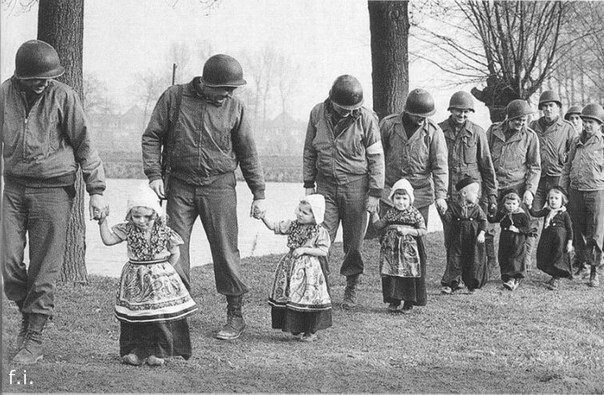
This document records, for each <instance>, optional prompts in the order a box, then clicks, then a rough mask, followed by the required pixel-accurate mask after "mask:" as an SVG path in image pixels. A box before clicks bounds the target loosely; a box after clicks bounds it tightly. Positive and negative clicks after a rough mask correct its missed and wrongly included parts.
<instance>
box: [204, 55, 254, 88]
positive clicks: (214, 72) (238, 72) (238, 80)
mask: <svg viewBox="0 0 604 395" xmlns="http://www.w3.org/2000/svg"><path fill="white" fill-rule="evenodd" d="M201 82H203V83H204V85H206V86H210V87H213V88H237V87H239V86H242V85H245V84H247V81H246V80H244V79H243V69H242V68H241V64H239V62H238V61H237V60H236V59H235V58H233V57H231V56H229V55H224V54H218V55H214V56H211V57H210V58H209V59H208V60H207V61H206V63H205V64H204V65H203V74H202V76H201Z"/></svg>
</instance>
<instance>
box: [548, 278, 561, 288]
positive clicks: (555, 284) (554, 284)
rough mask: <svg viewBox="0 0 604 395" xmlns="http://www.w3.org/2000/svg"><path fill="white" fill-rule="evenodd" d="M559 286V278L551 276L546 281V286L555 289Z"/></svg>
mask: <svg viewBox="0 0 604 395" xmlns="http://www.w3.org/2000/svg"><path fill="white" fill-rule="evenodd" d="M559 286H560V279H559V278H555V277H552V279H551V280H550V281H549V282H548V283H547V288H548V289H551V290H552V291H555V290H556V289H558V287H559Z"/></svg>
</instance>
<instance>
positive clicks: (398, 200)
mask: <svg viewBox="0 0 604 395" xmlns="http://www.w3.org/2000/svg"><path fill="white" fill-rule="evenodd" d="M413 198H414V196H413V187H412V186H411V184H410V183H409V181H407V180H406V179H404V178H403V179H400V180H398V181H397V182H396V183H394V185H393V186H392V190H391V192H390V196H389V199H390V201H391V202H392V205H393V207H391V208H389V209H388V210H387V211H386V213H385V214H384V215H383V217H382V219H380V216H379V214H378V213H373V215H372V216H371V221H372V223H373V226H374V227H375V229H378V230H381V229H384V228H386V231H385V232H384V234H383V235H382V237H381V239H380V243H381V248H380V274H381V276H382V295H383V298H384V303H389V305H388V310H389V311H391V312H397V311H399V310H398V307H399V306H400V304H401V301H403V300H404V301H405V303H404V304H403V309H402V312H403V313H408V312H410V311H411V309H412V308H413V305H414V304H421V305H423V304H425V295H424V294H425V282H424V287H423V292H422V291H421V290H420V292H419V294H420V295H419V296H418V292H417V291H418V289H420V288H422V287H421V284H420V286H418V284H416V281H414V280H417V279H420V280H423V279H424V277H425V270H426V269H425V264H426V263H425V261H426V260H425V253H424V251H425V250H424V248H423V243H422V239H421V237H420V236H424V235H425V234H426V223H425V221H424V217H423V216H422V215H421V213H420V212H419V211H418V210H417V209H416V208H415V207H413V206H412V204H413ZM420 282H421V281H420Z"/></svg>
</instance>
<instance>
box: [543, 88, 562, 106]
mask: <svg viewBox="0 0 604 395" xmlns="http://www.w3.org/2000/svg"><path fill="white" fill-rule="evenodd" d="M551 102H554V103H556V104H557V105H558V107H562V102H561V101H560V96H558V94H557V93H556V92H554V91H543V93H542V94H541V96H539V108H540V109H541V105H542V104H545V103H551Z"/></svg>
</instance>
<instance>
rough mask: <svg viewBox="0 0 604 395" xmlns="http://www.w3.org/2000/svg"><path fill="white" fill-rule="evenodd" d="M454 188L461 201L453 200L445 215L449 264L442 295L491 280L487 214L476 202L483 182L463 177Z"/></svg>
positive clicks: (470, 291) (472, 288) (469, 290)
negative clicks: (486, 236)
mask: <svg viewBox="0 0 604 395" xmlns="http://www.w3.org/2000/svg"><path fill="white" fill-rule="evenodd" d="M455 189H456V190H457V192H458V194H457V196H458V197H459V201H451V202H450V203H449V205H448V208H447V212H446V213H445V215H444V217H443V220H444V221H445V222H446V223H447V225H448V226H447V227H446V228H447V229H448V232H449V235H448V237H449V246H448V251H447V267H446V269H445V274H444V275H443V278H442V280H441V285H442V286H443V288H442V293H443V294H451V293H452V292H453V291H455V290H457V289H460V287H461V284H462V283H465V285H466V287H467V289H468V292H469V293H473V292H474V290H475V289H478V288H480V287H482V285H483V284H484V283H485V282H486V281H487V280H488V272H487V271H486V263H487V262H486V253H485V249H484V239H485V230H486V227H487V216H486V214H485V213H484V211H483V210H482V208H480V206H479V205H478V204H477V201H478V193H479V191H480V185H479V184H478V182H477V181H476V180H474V179H472V178H471V177H464V178H462V179H461V180H460V181H459V182H458V183H457V184H456V185H455Z"/></svg>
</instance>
